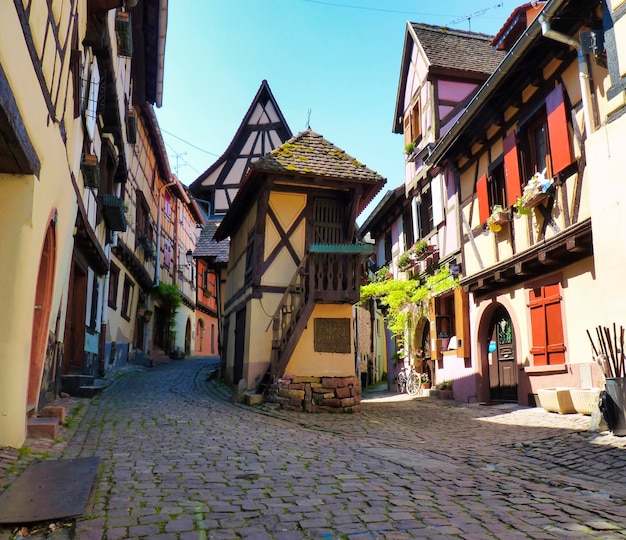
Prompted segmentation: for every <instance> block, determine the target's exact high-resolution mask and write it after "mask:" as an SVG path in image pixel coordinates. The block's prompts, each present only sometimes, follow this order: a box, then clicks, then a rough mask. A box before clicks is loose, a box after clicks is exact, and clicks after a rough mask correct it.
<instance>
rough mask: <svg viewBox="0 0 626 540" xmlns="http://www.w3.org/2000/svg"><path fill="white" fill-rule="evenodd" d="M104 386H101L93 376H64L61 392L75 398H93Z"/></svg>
mask: <svg viewBox="0 0 626 540" xmlns="http://www.w3.org/2000/svg"><path fill="white" fill-rule="evenodd" d="M103 388H104V384H99V383H98V379H96V377H94V376H93V375H63V378H62V379H61V392H65V393H66V394H69V395H70V396H74V397H85V398H92V397H94V396H96V395H97V394H99V393H100V392H101V391H102V389H103Z"/></svg>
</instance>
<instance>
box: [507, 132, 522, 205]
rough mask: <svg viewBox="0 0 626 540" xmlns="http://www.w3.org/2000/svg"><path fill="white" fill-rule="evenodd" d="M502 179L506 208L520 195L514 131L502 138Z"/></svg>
mask: <svg viewBox="0 0 626 540" xmlns="http://www.w3.org/2000/svg"><path fill="white" fill-rule="evenodd" d="M504 178H505V182H506V197H507V199H506V200H507V206H511V205H513V204H514V203H515V201H517V198H518V197H519V196H520V195H521V194H522V182H521V175H520V169H519V160H518V157H517V140H516V138H515V131H512V132H511V133H509V134H508V135H507V136H506V137H505V138H504Z"/></svg>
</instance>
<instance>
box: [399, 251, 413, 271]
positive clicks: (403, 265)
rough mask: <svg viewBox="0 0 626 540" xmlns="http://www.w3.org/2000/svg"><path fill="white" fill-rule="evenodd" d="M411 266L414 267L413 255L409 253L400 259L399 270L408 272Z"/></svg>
mask: <svg viewBox="0 0 626 540" xmlns="http://www.w3.org/2000/svg"><path fill="white" fill-rule="evenodd" d="M411 265H412V261H411V255H410V254H409V252H408V251H407V252H406V253H404V254H403V255H402V256H401V257H400V258H399V259H398V268H400V270H406V269H407V268H409V267H410V266H411Z"/></svg>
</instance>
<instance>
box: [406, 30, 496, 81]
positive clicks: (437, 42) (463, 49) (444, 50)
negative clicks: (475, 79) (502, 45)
mask: <svg viewBox="0 0 626 540" xmlns="http://www.w3.org/2000/svg"><path fill="white" fill-rule="evenodd" d="M411 27H412V28H413V31H414V32H415V35H416V36H417V38H418V39H419V42H420V44H421V45H422V47H423V48H424V52H425V53H426V56H428V59H429V61H430V63H431V65H432V66H434V67H439V68H446V69H455V70H460V71H473V72H477V73H487V74H491V73H493V71H494V70H495V69H496V67H498V65H499V64H500V62H501V61H502V59H503V58H504V53H503V52H501V51H496V50H494V49H493V48H492V47H491V45H490V44H491V40H492V39H493V36H489V35H487V34H479V33H476V32H465V31H463V30H455V29H453V28H446V27H444V26H433V25H429V24H424V23H411Z"/></svg>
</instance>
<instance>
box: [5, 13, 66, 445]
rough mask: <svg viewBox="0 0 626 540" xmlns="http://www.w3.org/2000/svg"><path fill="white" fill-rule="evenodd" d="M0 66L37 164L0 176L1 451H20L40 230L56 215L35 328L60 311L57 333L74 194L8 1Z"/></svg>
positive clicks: (50, 323)
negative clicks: (47, 298) (48, 284)
mask: <svg viewBox="0 0 626 540" xmlns="http://www.w3.org/2000/svg"><path fill="white" fill-rule="evenodd" d="M0 64H1V65H2V67H3V70H4V72H5V74H6V76H7V79H8V81H9V84H10V86H11V88H12V90H13V96H14V99H15V101H16V103H17V106H18V108H19V110H20V113H21V116H22V120H23V122H24V125H25V129H26V132H27V134H28V136H29V138H30V141H31V143H32V145H33V147H34V149H35V152H36V154H37V156H38V157H39V160H40V162H41V172H40V174H39V177H38V178H36V177H34V176H31V175H5V174H0V230H2V242H1V243H0V260H2V265H0V298H2V303H3V309H2V310H0V446H3V445H8V446H20V445H21V444H22V443H23V441H24V438H25V435H26V417H25V409H26V392H27V388H28V376H29V368H30V348H31V328H32V321H33V306H34V296H35V288H36V283H37V274H38V270H39V261H40V258H41V249H42V247H43V241H44V237H45V232H46V230H47V226H48V224H49V223H50V220H51V219H54V216H55V215H56V227H55V237H56V242H57V244H56V253H55V257H56V260H55V274H54V284H53V293H52V306H51V312H50V319H49V321H46V327H45V328H42V329H40V330H41V331H43V332H46V333H47V332H48V331H50V330H51V331H54V329H55V322H56V318H57V314H59V313H60V314H61V321H60V328H61V335H62V329H63V327H64V320H65V319H64V316H65V304H64V302H65V294H66V293H67V281H68V277H69V266H70V260H71V253H72V243H73V227H74V221H75V218H76V205H75V201H76V197H75V195H74V191H73V188H72V185H71V181H70V170H69V167H68V163H67V158H66V150H65V144H64V142H63V139H62V138H61V136H60V132H59V126H58V124H57V123H55V122H53V121H50V120H49V115H48V109H47V107H46V105H45V102H44V99H43V96H42V93H41V89H40V86H39V81H38V80H37V77H36V76H35V74H34V71H33V70H32V69H25V66H30V65H31V59H30V56H29V53H28V50H27V48H26V45H25V42H24V37H23V35H22V32H21V25H20V22H19V20H18V18H17V15H16V13H15V9H14V7H13V6H12V5H10V3H8V2H7V3H6V5H5V6H4V8H3V9H2V18H1V19H0ZM46 70H48V68H46ZM68 108H70V109H71V100H70V101H69V105H68ZM59 337H61V336H59ZM38 376H39V378H40V377H41V374H39V375H38Z"/></svg>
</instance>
